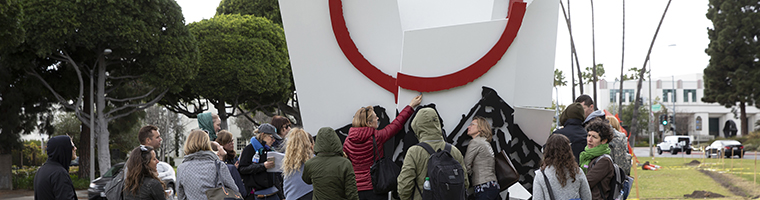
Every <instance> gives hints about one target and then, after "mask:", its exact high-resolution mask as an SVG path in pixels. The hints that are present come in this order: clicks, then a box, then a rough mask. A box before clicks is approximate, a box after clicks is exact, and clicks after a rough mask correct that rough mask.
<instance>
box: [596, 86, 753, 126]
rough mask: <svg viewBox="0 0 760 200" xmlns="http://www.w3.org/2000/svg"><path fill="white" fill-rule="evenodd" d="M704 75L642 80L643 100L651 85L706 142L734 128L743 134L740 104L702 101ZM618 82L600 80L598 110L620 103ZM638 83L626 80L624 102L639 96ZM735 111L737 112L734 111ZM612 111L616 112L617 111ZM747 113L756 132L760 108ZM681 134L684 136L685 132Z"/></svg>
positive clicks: (656, 96)
mask: <svg viewBox="0 0 760 200" xmlns="http://www.w3.org/2000/svg"><path fill="white" fill-rule="evenodd" d="M703 77H704V76H703V74H701V73H698V74H688V75H680V76H674V77H660V78H654V79H652V80H651V81H645V82H642V87H641V99H642V100H643V101H645V103H648V101H649V94H650V92H649V90H650V84H651V91H652V92H651V95H652V99H653V100H655V99H659V100H660V101H661V102H662V103H661V104H660V106H662V107H665V108H667V109H668V110H672V107H673V105H674V104H675V110H676V116H677V117H678V118H681V117H686V119H688V129H687V130H688V135H692V136H694V137H695V138H696V140H700V141H706V140H709V139H712V138H716V137H726V136H727V135H728V136H729V137H730V136H732V134H731V133H732V131H731V130H735V131H734V132H733V134H735V135H737V136H738V135H740V133H741V128H742V127H741V120H740V113H739V108H738V104H737V106H736V107H735V108H733V109H732V108H726V107H725V106H722V105H720V104H718V103H705V102H702V96H704V81H703ZM650 82H651V83H650ZM619 84H620V82H619V81H617V80H615V81H607V80H604V79H601V80H599V84H598V85H597V86H598V87H599V89H598V90H597V102H596V105H597V107H598V108H599V109H607V108H609V107H610V104H617V102H618V100H619V98H620V96H619V95H620V93H619V90H620V89H619V88H620V85H619ZM636 85H637V81H636V80H629V81H625V82H624V83H623V97H624V98H623V104H624V105H629V104H630V103H632V102H633V100H634V98H635V96H636ZM591 87H592V86H591V85H590V84H587V85H585V88H584V89H585V90H586V91H591V90H590V88H591ZM587 93H592V92H587ZM657 106H658V105H657V103H654V107H657ZM655 109H656V108H655ZM732 110H734V111H733V112H732ZM610 112H613V113H614V112H616V111H610ZM655 112H656V111H655ZM746 112H747V119H748V124H749V132H752V131H754V124H755V122H756V121H757V120H759V119H760V109H758V108H757V107H755V106H747V107H746ZM654 117H655V118H654V119H655V123H657V121H658V120H657V117H658V116H654ZM679 126H680V124H679ZM656 127H657V128H655V131H657V130H658V129H659V125H658V126H656ZM732 127H735V129H732ZM727 131H728V132H727ZM672 134H673V132H672V131H669V130H665V132H664V135H672ZM678 134H679V135H682V133H678Z"/></svg>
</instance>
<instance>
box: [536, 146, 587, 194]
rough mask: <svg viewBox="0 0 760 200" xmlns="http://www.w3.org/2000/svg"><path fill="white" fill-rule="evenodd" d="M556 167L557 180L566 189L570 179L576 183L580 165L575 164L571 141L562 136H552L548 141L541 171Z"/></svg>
mask: <svg viewBox="0 0 760 200" xmlns="http://www.w3.org/2000/svg"><path fill="white" fill-rule="evenodd" d="M549 166H554V169H555V171H556V175H557V180H559V183H560V184H561V185H562V187H565V184H567V179H568V175H569V178H572V179H573V183H574V182H575V175H577V174H578V171H579V168H578V163H577V162H575V156H574V155H573V150H572V149H571V148H570V140H569V139H567V137H565V136H564V135H562V134H552V135H551V136H549V139H547V140H546V148H545V149H544V160H543V161H542V163H541V169H542V170H543V169H546V167H549Z"/></svg>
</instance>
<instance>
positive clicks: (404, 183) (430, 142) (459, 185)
mask: <svg viewBox="0 0 760 200" xmlns="http://www.w3.org/2000/svg"><path fill="white" fill-rule="evenodd" d="M411 127H412V130H413V131H414V132H415V134H416V136H417V140H419V141H420V143H418V144H417V145H414V146H412V147H409V150H408V151H407V153H406V156H405V157H404V164H403V166H402V167H401V173H400V174H399V176H398V178H397V181H398V194H399V197H400V199H414V200H422V199H465V195H466V194H465V193H466V192H465V190H466V188H468V187H469V186H470V184H469V180H468V178H467V168H466V167H465V165H464V164H465V163H464V158H463V156H462V153H461V152H460V151H459V149H457V148H456V147H454V146H453V145H451V144H449V143H446V142H445V141H444V140H443V134H442V131H441V122H440V119H439V118H438V113H437V112H436V111H435V110H434V109H433V108H429V107H428V108H422V109H420V110H419V111H418V112H417V115H416V116H415V117H414V119H413V120H412V122H411Z"/></svg>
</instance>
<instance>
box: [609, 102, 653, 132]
mask: <svg viewBox="0 0 760 200" xmlns="http://www.w3.org/2000/svg"><path fill="white" fill-rule="evenodd" d="M634 107H635V105H634V104H627V105H623V107H622V109H621V110H622V112H621V113H616V114H618V116H619V117H620V125H621V126H627V127H628V130H629V133H632V134H633V133H635V134H639V133H641V132H643V131H645V130H647V128H648V126H649V115H641V116H640V117H638V118H636V121H637V123H636V125H635V126H636V130H637V131H638V132H633V127H631V126H632V124H633V123H631V120H633V109H634ZM648 108H649V104H648V103H647V102H643V106H639V108H638V109H639V113H649V109H648ZM607 110H611V111H613V112H614V111H616V110H619V109H618V105H617V104H610V105H609V106H608V107H607Z"/></svg>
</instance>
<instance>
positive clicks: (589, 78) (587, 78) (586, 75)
mask: <svg viewBox="0 0 760 200" xmlns="http://www.w3.org/2000/svg"><path fill="white" fill-rule="evenodd" d="M581 76H582V77H583V81H584V82H587V83H590V82H596V81H598V80H596V77H604V64H602V63H599V64H596V77H594V70H593V69H591V67H586V71H585V72H583V73H581Z"/></svg>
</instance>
